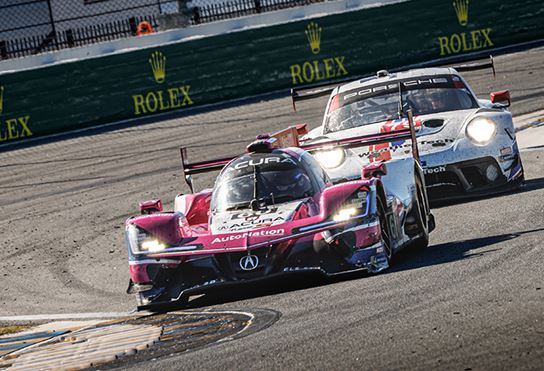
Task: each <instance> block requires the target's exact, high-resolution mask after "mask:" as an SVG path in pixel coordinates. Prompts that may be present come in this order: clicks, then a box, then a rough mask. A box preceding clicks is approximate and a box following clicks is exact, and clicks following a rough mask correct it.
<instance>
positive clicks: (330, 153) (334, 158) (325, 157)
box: [314, 148, 346, 169]
mask: <svg viewBox="0 0 544 371" xmlns="http://www.w3.org/2000/svg"><path fill="white" fill-rule="evenodd" d="M314 157H315V158H316V159H317V161H318V162H319V163H320V164H321V166H323V167H324V168H325V169H334V168H337V167H338V166H340V165H342V163H343V162H344V159H345V158H346V154H345V152H344V150H343V149H340V148H337V149H331V150H325V151H319V152H316V153H314Z"/></svg>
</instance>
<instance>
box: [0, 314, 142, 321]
mask: <svg viewBox="0 0 544 371" xmlns="http://www.w3.org/2000/svg"><path fill="white" fill-rule="evenodd" d="M147 314H149V313H147V312H134V313H130V312H104V313H59V314H34V315H22V316H0V321H10V322H12V321H13V322H16V321H19V322H22V321H48V320H64V319H93V318H119V317H129V316H143V315H147Z"/></svg>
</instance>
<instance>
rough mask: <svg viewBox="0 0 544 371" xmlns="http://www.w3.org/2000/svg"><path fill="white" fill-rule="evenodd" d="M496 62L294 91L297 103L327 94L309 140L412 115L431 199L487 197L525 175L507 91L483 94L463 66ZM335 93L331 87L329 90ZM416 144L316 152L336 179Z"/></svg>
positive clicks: (381, 128) (380, 129)
mask: <svg viewBox="0 0 544 371" xmlns="http://www.w3.org/2000/svg"><path fill="white" fill-rule="evenodd" d="M487 67H492V68H493V73H495V69H494V65H493V59H492V58H491V60H490V62H489V63H479V64H472V65H464V66H459V67H456V68H423V69H414V70H409V71H405V72H398V73H388V72H387V71H383V70H382V71H379V72H378V73H377V75H376V76H371V77H368V78H364V79H361V80H357V81H353V82H350V83H347V84H344V85H341V86H337V87H334V88H331V89H321V90H316V91H313V92H312V91H310V92H306V94H304V93H302V92H300V93H299V92H297V91H292V96H293V105H294V104H295V101H296V100H303V99H309V98H312V97H315V96H317V95H323V93H325V94H328V93H329V92H330V97H329V100H328V103H327V106H326V110H325V115H324V118H323V122H322V125H321V126H320V127H318V128H316V129H314V130H312V131H311V132H310V134H309V135H308V136H307V137H306V139H315V140H330V139H343V138H350V137H354V136H360V135H369V134H374V133H389V132H394V131H395V130H399V129H403V128H406V127H407V121H406V118H404V117H402V115H399V112H402V111H403V110H402V109H399V107H403V108H404V110H406V108H409V109H411V111H412V113H413V115H414V121H415V126H416V130H417V141H418V145H419V152H420V155H421V165H422V167H423V172H424V174H425V183H426V186H427V191H428V194H429V199H430V200H431V201H441V200H444V199H455V198H466V197H469V196H481V195H485V194H490V193H495V192H499V191H504V190H508V189H512V188H515V187H518V186H519V185H520V184H521V183H522V182H523V180H524V173H523V166H522V163H521V158H520V155H519V151H518V146H517V143H516V136H515V131H514V125H513V122H512V114H511V113H510V112H509V111H508V110H507V107H509V106H510V103H511V101H510V94H509V92H508V91H500V92H495V93H491V99H490V100H482V99H478V98H477V97H476V95H475V94H474V92H473V91H472V89H471V88H470V86H469V85H468V84H467V82H466V81H465V80H464V79H463V77H462V76H461V75H460V74H459V71H464V70H474V69H481V68H487ZM331 90H332V92H331ZM410 147H411V143H409V142H406V141H392V142H390V143H384V144H380V145H374V146H367V147H360V148H357V149H353V150H349V151H345V150H342V149H334V150H332V151H328V152H326V153H322V154H320V155H318V157H317V158H318V159H319V160H320V162H321V164H322V165H323V166H324V167H325V168H326V170H327V172H328V174H329V175H330V177H331V178H332V179H333V182H335V183H337V182H341V181H345V180H351V179H355V178H357V176H358V174H359V169H360V168H361V166H363V165H364V164H366V163H373V162H375V161H387V160H389V159H391V158H395V157H403V156H406V155H407V154H408V153H409V152H410Z"/></svg>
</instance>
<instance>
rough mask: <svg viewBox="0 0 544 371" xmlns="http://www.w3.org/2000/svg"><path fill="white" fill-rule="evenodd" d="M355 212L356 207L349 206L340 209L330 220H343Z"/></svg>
mask: <svg viewBox="0 0 544 371" xmlns="http://www.w3.org/2000/svg"><path fill="white" fill-rule="evenodd" d="M356 214H357V209H356V208H354V207H349V208H345V209H340V210H339V211H338V213H336V215H334V216H333V217H332V220H334V221H335V222H344V221H346V220H349V219H350V218H351V217H353V216H355V215H356Z"/></svg>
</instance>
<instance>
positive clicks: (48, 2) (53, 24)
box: [47, 0, 58, 46]
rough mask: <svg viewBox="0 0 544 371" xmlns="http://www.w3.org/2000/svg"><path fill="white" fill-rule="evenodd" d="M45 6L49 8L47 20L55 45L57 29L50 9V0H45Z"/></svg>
mask: <svg viewBox="0 0 544 371" xmlns="http://www.w3.org/2000/svg"><path fill="white" fill-rule="evenodd" d="M47 8H48V9H49V21H50V22H51V32H52V33H53V35H54V37H53V39H54V40H55V46H58V45H57V31H56V30H55V20H54V19H53V10H52V9H51V0H47Z"/></svg>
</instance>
